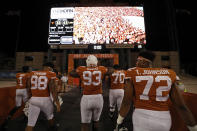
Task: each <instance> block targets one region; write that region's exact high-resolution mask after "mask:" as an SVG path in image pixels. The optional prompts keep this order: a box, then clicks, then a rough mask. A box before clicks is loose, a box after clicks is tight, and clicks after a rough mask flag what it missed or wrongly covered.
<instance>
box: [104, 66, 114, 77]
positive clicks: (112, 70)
mask: <svg viewBox="0 0 197 131" xmlns="http://www.w3.org/2000/svg"><path fill="white" fill-rule="evenodd" d="M113 72H114V68H112V67H108V68H107V72H106V73H105V76H110V75H111V74H112V73H113Z"/></svg>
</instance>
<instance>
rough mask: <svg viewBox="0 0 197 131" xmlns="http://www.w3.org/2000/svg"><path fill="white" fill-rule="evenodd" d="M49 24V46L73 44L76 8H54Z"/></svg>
mask: <svg viewBox="0 0 197 131" xmlns="http://www.w3.org/2000/svg"><path fill="white" fill-rule="evenodd" d="M50 17H51V19H50V22H49V38H48V43H49V44H72V43H73V22H74V8H70V7H69V8H52V9H51V14H50Z"/></svg>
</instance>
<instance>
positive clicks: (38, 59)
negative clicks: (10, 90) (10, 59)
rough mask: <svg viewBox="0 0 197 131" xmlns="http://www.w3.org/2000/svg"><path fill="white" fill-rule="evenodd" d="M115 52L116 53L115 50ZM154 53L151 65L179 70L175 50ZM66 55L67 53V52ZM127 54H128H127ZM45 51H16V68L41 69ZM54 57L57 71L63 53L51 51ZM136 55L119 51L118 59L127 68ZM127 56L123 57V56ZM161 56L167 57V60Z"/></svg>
mask: <svg viewBox="0 0 197 131" xmlns="http://www.w3.org/2000/svg"><path fill="white" fill-rule="evenodd" d="M115 53H118V52H117V51H116V52H115ZM120 53H124V55H120ZM154 53H155V54H156V58H155V61H154V62H153V67H166V66H168V67H170V68H171V69H173V70H174V71H175V72H176V73H179V72H180V64H179V54H178V52H176V51H168V52H167V51H155V52H154ZM67 55H68V54H67ZM128 55H129V56H128ZM25 56H32V57H33V61H25ZM46 56H47V52H17V56H16V70H17V71H20V70H21V68H22V66H24V65H26V66H31V67H32V68H33V69H38V70H40V69H42V64H43V63H44V62H46V61H47V60H46V58H45V57H46ZM52 56H53V57H54V59H53V63H54V65H55V68H56V69H57V70H58V71H61V69H62V64H63V59H64V58H63V54H62V53H53V54H52ZM137 56H138V52H132V51H131V52H130V53H128V52H119V60H121V59H122V60H124V62H123V63H124V64H125V65H128V66H127V67H128V68H131V67H134V66H135V63H136V59H137ZM122 57H125V58H129V60H128V59H125V58H122ZM162 58H168V59H167V60H166V59H165V60H164V59H162Z"/></svg>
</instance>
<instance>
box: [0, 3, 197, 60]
mask: <svg viewBox="0 0 197 131" xmlns="http://www.w3.org/2000/svg"><path fill="white" fill-rule="evenodd" d="M51 1H52V0H51ZM53 1H55V0H53ZM152 2H155V3H154V4H155V7H156V8H155V11H156V12H157V11H161V12H162V10H163V8H164V7H163V6H162V5H159V2H158V0H152ZM47 3H48V2H47V0H39V1H38V0H37V1H36V0H33V1H32V2H30V1H26V3H22V1H15V0H6V1H5V2H4V3H2V4H1V9H0V11H1V12H0V13H1V14H0V15H1V22H0V25H1V31H2V32H3V33H1V37H0V38H1V45H5V47H3V48H2V47H1V49H0V51H1V52H7V53H8V52H9V53H8V54H9V55H10V56H12V55H14V51H15V50H16V43H17V42H16V41H17V38H18V43H19V44H18V46H17V50H18V51H46V50H47V48H48V45H47V37H48V21H49V5H48V4H47ZM154 4H153V6H154ZM156 4H157V5H156ZM193 4H194V1H193V0H187V1H184V2H182V1H180V0H173V6H174V7H175V8H176V10H177V13H176V24H177V31H178V33H177V34H178V43H179V47H180V53H181V60H182V61H183V62H191V61H195V60H196V61H197V58H196V57H189V55H192V54H193V52H195V48H192V47H193V46H194V39H195V36H194V33H192V32H191V31H193V30H194V27H195V25H194V8H193V7H192V5H193ZM9 10H12V11H17V10H21V15H20V17H19V16H17V15H15V16H13V15H8V14H9V13H8V11H9ZM7 13H8V14H7ZM151 14H154V12H151ZM155 15H158V14H157V13H155ZM166 17H168V16H166ZM20 18H21V24H19V23H20V22H19V21H20ZM163 21H165V17H163V16H159V19H158V20H156V21H151V22H152V23H151V22H150V23H149V24H150V25H151V26H149V27H147V30H148V31H149V33H150V34H148V37H149V39H150V38H151V37H153V38H154V39H152V38H151V39H152V41H151V42H152V43H151V44H150V46H149V47H151V49H153V50H154V49H155V50H160V48H161V47H162V49H164V50H167V49H168V48H169V47H168V45H167V44H166V45H165V44H163V43H165V42H168V41H167V40H166V32H165V31H166V30H165V28H166V26H163V25H162V24H161V25H160V26H158V27H157V25H155V23H154V22H160V23H162V22H163ZM148 28H151V29H148ZM158 30H160V32H159V33H160V34H159V33H158ZM18 33H19V34H18ZM17 34H18V37H17ZM158 43H162V45H160V44H158ZM162 49H161V50H162ZM185 54H187V55H185Z"/></svg>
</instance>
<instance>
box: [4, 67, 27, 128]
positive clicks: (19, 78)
mask: <svg viewBox="0 0 197 131" xmlns="http://www.w3.org/2000/svg"><path fill="white" fill-rule="evenodd" d="M28 72H29V66H23V67H22V72H20V73H17V74H16V98H15V102H16V105H15V107H14V108H13V109H12V110H11V111H10V112H9V114H8V117H7V119H6V120H5V121H4V123H3V124H2V127H3V128H4V127H5V125H6V124H7V122H8V121H9V120H10V119H11V118H12V116H13V115H14V114H15V112H16V111H17V110H18V109H19V108H20V107H21V105H22V101H23V102H24V103H25V102H27V100H28V93H27V78H28Z"/></svg>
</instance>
